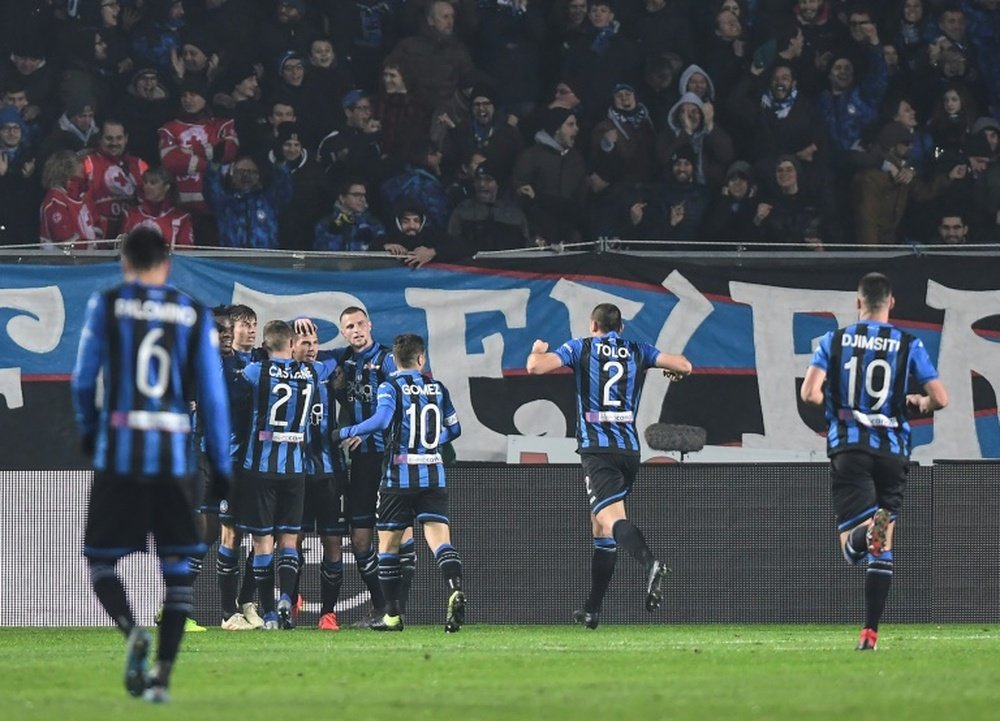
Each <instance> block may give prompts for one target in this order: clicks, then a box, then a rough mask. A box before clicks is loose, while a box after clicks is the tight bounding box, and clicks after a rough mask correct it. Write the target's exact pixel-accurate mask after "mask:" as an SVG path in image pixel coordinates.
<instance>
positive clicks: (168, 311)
mask: <svg viewBox="0 0 1000 721" xmlns="http://www.w3.org/2000/svg"><path fill="white" fill-rule="evenodd" d="M115 317H116V318H122V317H125V318H134V319H135V320H145V321H150V320H151V321H158V322H160V323H173V324H174V325H184V326H189V327H190V326H193V325H194V324H195V323H197V322H198V311H197V309H195V308H193V307H191V306H189V305H178V304H177V303H161V302H160V301H158V300H141V299H139V298H118V299H117V300H115Z"/></svg>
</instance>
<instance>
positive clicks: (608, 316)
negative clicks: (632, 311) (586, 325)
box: [590, 303, 622, 333]
mask: <svg viewBox="0 0 1000 721" xmlns="http://www.w3.org/2000/svg"><path fill="white" fill-rule="evenodd" d="M590 319H591V320H593V321H596V322H597V328H598V330H600V331H601V332H602V333H610V332H611V331H619V330H621V329H622V312H621V309H620V308H619V307H618V306H617V305H615V304H614V303H600V304H599V305H598V306H597V307H595V308H594V310H593V311H592V312H591V314H590Z"/></svg>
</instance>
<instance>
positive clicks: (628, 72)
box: [562, 0, 642, 126]
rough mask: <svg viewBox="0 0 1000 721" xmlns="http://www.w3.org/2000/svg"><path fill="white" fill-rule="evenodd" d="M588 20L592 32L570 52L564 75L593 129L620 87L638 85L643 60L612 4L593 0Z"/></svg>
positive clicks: (610, 1) (589, 5)
mask: <svg viewBox="0 0 1000 721" xmlns="http://www.w3.org/2000/svg"><path fill="white" fill-rule="evenodd" d="M587 18H588V19H589V20H590V28H589V29H588V30H587V32H586V34H585V35H584V36H583V37H582V38H580V39H579V40H578V41H577V44H576V45H574V46H573V47H571V48H570V49H569V52H568V53H567V54H566V60H565V63H564V65H563V68H562V71H563V74H564V75H565V76H566V77H568V78H570V79H571V83H572V85H573V88H574V89H575V90H576V91H577V94H578V95H579V96H580V100H582V101H583V107H584V113H585V114H588V115H589V117H588V123H587V124H588V125H591V126H592V125H593V124H594V123H595V122H597V121H598V120H600V117H601V115H602V114H603V108H604V107H605V106H604V103H605V102H606V99H607V98H609V97H611V93H612V91H613V90H614V87H615V85H616V84H617V83H619V82H622V81H624V82H627V83H629V84H634V83H635V82H637V81H638V79H639V73H640V72H641V57H642V56H641V55H640V53H639V46H638V44H637V43H636V42H635V41H634V40H632V39H631V38H630V37H628V36H626V35H625V34H624V33H622V32H620V29H621V25H620V23H619V22H618V21H617V20H615V12H614V9H613V8H612V0H590V2H589V4H588V7H587Z"/></svg>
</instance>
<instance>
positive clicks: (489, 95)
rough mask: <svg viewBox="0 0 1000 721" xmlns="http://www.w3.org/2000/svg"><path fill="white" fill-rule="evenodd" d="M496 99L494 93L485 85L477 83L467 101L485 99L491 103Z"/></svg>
mask: <svg viewBox="0 0 1000 721" xmlns="http://www.w3.org/2000/svg"><path fill="white" fill-rule="evenodd" d="M495 97H496V92H495V91H494V90H493V88H491V87H490V86H489V85H487V84H486V83H479V84H478V85H476V86H475V87H473V88H472V94H471V95H470V96H469V100H475V99H476V98H486V99H487V100H490V101H492V100H493V99H494V98H495Z"/></svg>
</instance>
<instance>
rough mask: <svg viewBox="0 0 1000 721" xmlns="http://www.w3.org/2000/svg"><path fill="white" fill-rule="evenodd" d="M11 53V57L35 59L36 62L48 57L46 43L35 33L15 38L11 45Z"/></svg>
mask: <svg viewBox="0 0 1000 721" xmlns="http://www.w3.org/2000/svg"><path fill="white" fill-rule="evenodd" d="M10 52H11V55H17V56H18V57H21V58H34V59H36V60H41V59H44V58H45V57H46V55H47V53H46V52H45V42H44V41H43V40H42V38H40V37H38V36H37V35H36V34H35V33H28V34H25V35H21V36H18V37H15V38H14V41H13V43H12V44H11V47H10Z"/></svg>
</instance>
